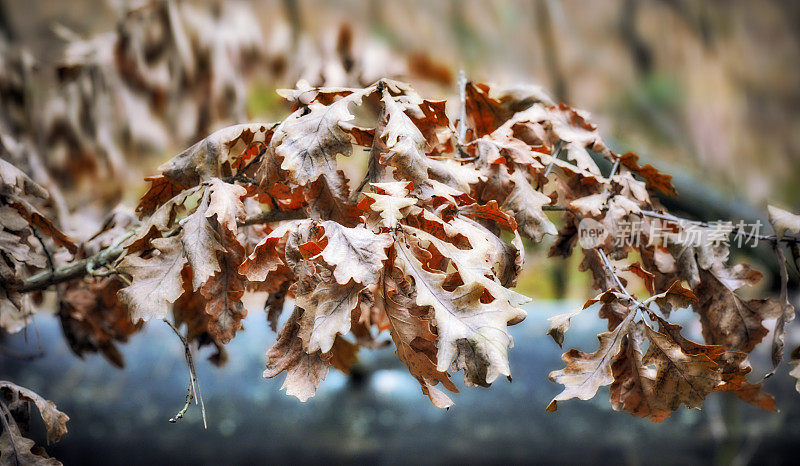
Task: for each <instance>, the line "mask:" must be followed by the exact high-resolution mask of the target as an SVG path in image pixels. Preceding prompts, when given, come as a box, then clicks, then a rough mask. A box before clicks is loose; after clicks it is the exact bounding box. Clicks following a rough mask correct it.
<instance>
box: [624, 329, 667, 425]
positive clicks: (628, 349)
mask: <svg viewBox="0 0 800 466" xmlns="http://www.w3.org/2000/svg"><path fill="white" fill-rule="evenodd" d="M631 326H632V328H631V330H630V331H629V332H628V334H627V335H626V336H625V338H624V339H623V341H622V346H621V348H620V351H619V354H617V356H616V357H615V358H614V361H613V362H612V363H611V373H612V375H613V377H614V382H613V383H612V384H611V387H610V388H609V391H610V393H611V407H612V408H614V410H616V411H619V410H623V411H627V412H629V413H631V414H633V415H634V416H637V417H646V418H648V419H650V420H651V421H653V422H661V421H663V420H664V419H665V418H666V417H667V416H669V415H670V413H671V412H672V410H670V409H669V408H668V407H666V406H665V405H664V404H663V403H662V401H661V399H660V398H659V397H658V395H657V394H656V392H655V389H654V386H655V384H656V371H655V370H654V369H653V368H651V367H648V366H646V365H645V364H644V363H643V362H642V359H643V356H642V350H641V343H642V336H643V333H644V323H642V322H635V323H633V324H632V325H631Z"/></svg>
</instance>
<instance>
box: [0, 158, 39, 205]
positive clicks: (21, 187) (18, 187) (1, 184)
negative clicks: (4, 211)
mask: <svg viewBox="0 0 800 466" xmlns="http://www.w3.org/2000/svg"><path fill="white" fill-rule="evenodd" d="M0 194H3V195H7V194H17V195H29V196H34V197H38V198H40V199H48V198H49V197H50V194H49V193H48V192H47V190H46V189H44V188H43V187H41V186H40V185H39V184H38V183H36V182H35V181H33V180H32V179H31V178H30V177H29V176H28V175H26V174H25V173H24V172H23V171H22V170H20V169H19V168H17V167H15V166H14V165H12V164H11V163H9V162H6V161H5V160H3V159H0Z"/></svg>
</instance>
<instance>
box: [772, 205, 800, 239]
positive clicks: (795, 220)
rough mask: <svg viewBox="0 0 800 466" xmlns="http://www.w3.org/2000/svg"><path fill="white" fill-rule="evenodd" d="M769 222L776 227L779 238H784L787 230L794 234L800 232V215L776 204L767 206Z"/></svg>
mask: <svg viewBox="0 0 800 466" xmlns="http://www.w3.org/2000/svg"><path fill="white" fill-rule="evenodd" d="M767 210H768V211H769V223H771V224H772V228H774V229H775V234H776V235H777V236H778V239H781V238H783V235H785V234H786V233H787V232H788V233H789V234H792V235H797V234H800V215H795V214H793V213H791V212H788V211H786V210H783V209H779V208H777V207H775V206H771V205H769V206H767Z"/></svg>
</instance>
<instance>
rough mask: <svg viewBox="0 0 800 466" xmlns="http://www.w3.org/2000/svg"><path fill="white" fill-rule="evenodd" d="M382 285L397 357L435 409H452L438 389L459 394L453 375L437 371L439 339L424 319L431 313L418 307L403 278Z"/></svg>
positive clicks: (384, 307) (392, 278)
mask: <svg viewBox="0 0 800 466" xmlns="http://www.w3.org/2000/svg"><path fill="white" fill-rule="evenodd" d="M395 270H396V269H395ZM398 272H399V271H398ZM395 275H398V274H395ZM397 278H399V280H398V279H397ZM382 285H383V290H382V294H381V295H382V297H383V302H382V306H383V310H384V311H385V313H386V316H387V318H388V320H389V325H390V327H389V332H390V334H391V336H392V340H393V341H394V344H395V348H396V353H397V357H398V358H399V359H400V361H402V362H403V364H405V365H406V367H408V371H409V372H410V373H411V375H413V376H414V378H416V379H417V381H419V383H420V386H421V387H422V393H424V394H425V395H427V396H428V398H430V400H431V402H432V403H433V404H434V406H436V407H438V408H448V407H450V406H452V405H453V401H452V400H451V399H450V397H448V396H447V395H446V394H445V393H444V392H443V391H441V390H439V389H438V388H437V387H435V385H437V384H438V383H439V382H441V383H442V385H443V386H444V387H445V388H447V389H448V390H450V391H452V392H458V388H456V386H455V384H453V382H452V381H451V380H450V375H449V374H448V373H447V372H444V371H439V370H438V369H437V368H436V335H434V334H433V333H432V332H431V328H430V324H431V323H430V321H429V320H427V319H425V318H423V316H425V315H426V314H427V312H426V311H425V309H423V308H420V307H419V306H417V304H416V297H415V296H412V295H411V293H412V292H413V291H412V288H411V286H410V285H409V284H408V283H407V282H405V281H404V280H402V277H391V278H389V277H387V278H386V279H384V280H383V281H382Z"/></svg>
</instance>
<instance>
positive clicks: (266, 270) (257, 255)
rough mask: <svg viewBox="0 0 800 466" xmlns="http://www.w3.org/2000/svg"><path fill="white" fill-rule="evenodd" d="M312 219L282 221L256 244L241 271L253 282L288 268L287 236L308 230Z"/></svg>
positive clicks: (262, 280)
mask: <svg viewBox="0 0 800 466" xmlns="http://www.w3.org/2000/svg"><path fill="white" fill-rule="evenodd" d="M311 224H312V223H311V220H309V219H302V220H289V221H287V222H282V223H281V224H280V225H278V226H277V227H276V228H275V229H274V230H272V231H271V232H270V233H269V234H268V235H267V236H266V237H264V238H263V239H262V240H261V241H259V242H258V244H256V246H255V247H254V248H253V252H251V253H250V255H249V256H247V259H245V260H244V262H242V265H240V266H239V273H240V274H242V275H244V276H245V277H247V279H248V280H249V281H251V282H254V283H258V282H264V281H266V280H267V279H268V278H269V276H270V275H271V274H272V273H274V272H277V271H278V270H279V269H281V268H287V266H286V261H285V257H284V256H285V246H286V244H285V238H286V237H287V236H288V235H289V233H291V232H293V231H299V230H307V229H308V228H310V227H311Z"/></svg>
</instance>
